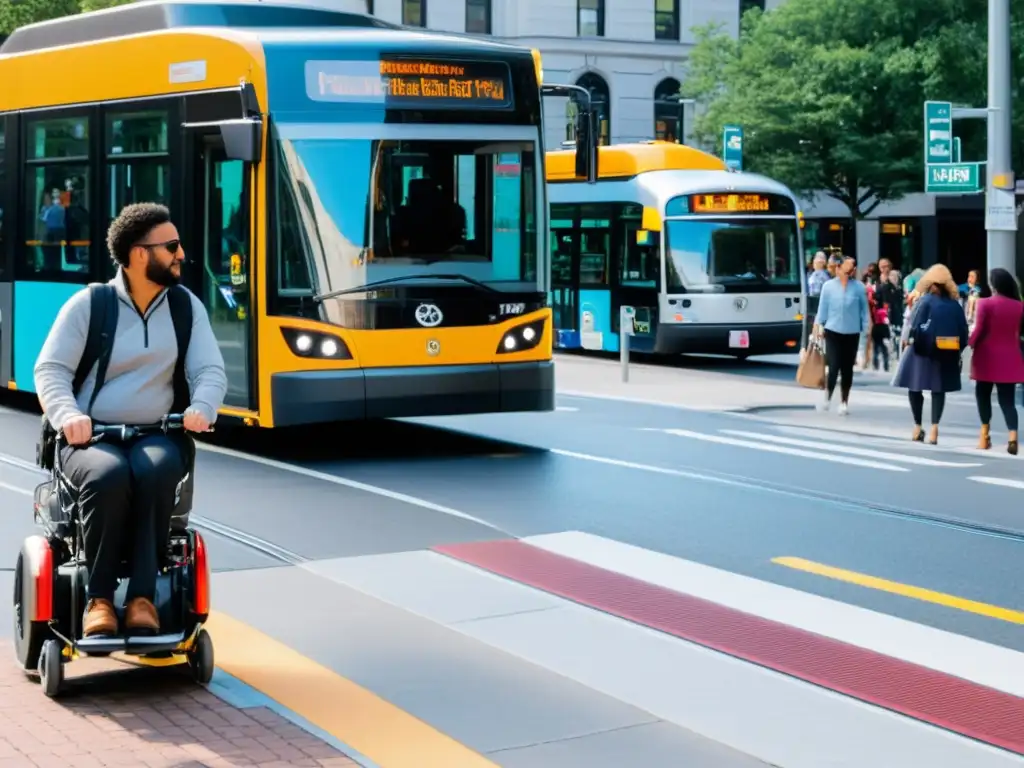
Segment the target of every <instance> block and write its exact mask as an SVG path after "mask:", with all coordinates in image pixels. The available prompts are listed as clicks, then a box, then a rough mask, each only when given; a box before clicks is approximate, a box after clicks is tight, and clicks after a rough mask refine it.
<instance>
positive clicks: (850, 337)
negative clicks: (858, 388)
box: [825, 331, 860, 403]
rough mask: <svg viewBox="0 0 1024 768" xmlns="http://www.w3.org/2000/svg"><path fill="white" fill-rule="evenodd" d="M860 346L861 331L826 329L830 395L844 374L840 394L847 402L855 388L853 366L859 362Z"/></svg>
mask: <svg viewBox="0 0 1024 768" xmlns="http://www.w3.org/2000/svg"><path fill="white" fill-rule="evenodd" d="M859 347H860V334H859V333H836V332H834V331H825V364H826V365H828V396H829V399H831V398H832V393H833V392H835V390H836V381H837V380H838V379H839V378H840V374H841V375H842V382H841V384H840V395H841V397H842V401H843V402H844V403H845V402H847V401H848V400H849V399H850V389H852V388H853V366H854V364H855V363H856V362H857V349H858V348H859Z"/></svg>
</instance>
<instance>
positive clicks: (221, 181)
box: [186, 128, 257, 412]
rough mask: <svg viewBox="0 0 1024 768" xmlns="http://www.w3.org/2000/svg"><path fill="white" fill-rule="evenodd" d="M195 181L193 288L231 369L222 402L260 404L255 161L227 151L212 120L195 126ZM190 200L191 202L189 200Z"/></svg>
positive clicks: (244, 407) (242, 406)
mask: <svg viewBox="0 0 1024 768" xmlns="http://www.w3.org/2000/svg"><path fill="white" fill-rule="evenodd" d="M187 139H188V140H187V142H186V143H187V145H188V146H190V152H191V156H192V160H193V162H192V166H191V169H190V170H191V174H192V183H191V184H189V185H188V187H187V189H188V190H189V192H190V194H188V196H187V197H186V203H187V204H186V209H187V210H188V211H189V212H190V220H189V223H188V229H187V231H188V232H189V235H190V236H189V238H188V242H189V243H191V244H192V248H191V252H190V254H189V256H190V258H189V261H190V262H191V270H190V271H191V272H193V273H194V274H193V280H194V282H195V285H194V287H193V290H194V291H195V292H196V295H197V296H199V297H200V298H201V299H202V301H203V304H205V305H206V309H207V312H209V315H210V324H211V326H212V327H213V333H214V335H215V336H216V337H217V343H218V344H219V345H220V350H221V354H222V355H223V357H224V365H225V368H226V371H227V378H228V391H227V396H226V397H225V400H224V405H225V406H226V407H228V408H231V409H237V410H241V411H250V412H255V411H256V409H257V401H256V392H257V384H256V382H257V378H256V374H257V367H256V359H257V358H256V346H255V322H254V320H253V317H252V312H251V308H252V306H253V297H254V296H255V285H254V281H253V279H252V276H253V274H254V270H253V269H252V263H251V255H252V189H253V186H254V184H253V168H254V166H253V165H252V164H251V163H248V162H245V161H243V160H236V159H232V158H230V157H228V154H227V152H226V151H225V147H224V141H223V139H222V137H221V135H220V133H219V132H218V131H217V130H216V128H214V129H213V130H211V131H205V130H204V131H195V132H193V131H190V132H189V133H188V136H187ZM188 203H190V204H188Z"/></svg>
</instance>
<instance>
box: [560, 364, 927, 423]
mask: <svg viewBox="0 0 1024 768" xmlns="http://www.w3.org/2000/svg"><path fill="white" fill-rule="evenodd" d="M793 373H794V379H795V375H796V369H795V368H794V370H793ZM866 375H871V374H866ZM555 382H556V384H555V386H556V391H557V392H558V393H559V394H562V395H580V396H589V397H602V398H607V399H610V400H623V401H626V402H646V403H651V404H655V405H667V406H670V407H676V408H685V409H688V410H698V411H733V412H750V411H752V410H756V409H766V408H794V409H807V410H809V409H812V408H814V407H815V406H816V405H817V404H818V403H820V402H821V400H822V393H821V391H820V390H814V389H806V388H804V387H801V386H799V385H798V384H797V383H796V381H795V380H794V381H792V382H791V383H779V382H776V381H771V380H765V379H758V378H756V377H753V376H737V375H734V374H728V373H718V372H709V371H699V370H693V369H679V368H670V367H667V366H660V365H650V364H644V363H631V364H630V366H629V381H628V382H623V381H622V372H621V367H620V365H619V363H617V362H615V361H611V360H603V359H599V358H585V357H578V356H576V355H555ZM857 400H858V402H859V403H861V404H862V405H865V406H869V405H870V406H873V407H883V408H889V407H893V408H896V407H899V408H906V407H907V399H906V396H905V395H904V394H903V393H902V392H895V391H894V392H892V393H889V392H884V393H883V392H869V391H864V392H859V393H858V396H857Z"/></svg>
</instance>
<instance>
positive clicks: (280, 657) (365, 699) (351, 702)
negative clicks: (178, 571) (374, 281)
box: [206, 613, 497, 768]
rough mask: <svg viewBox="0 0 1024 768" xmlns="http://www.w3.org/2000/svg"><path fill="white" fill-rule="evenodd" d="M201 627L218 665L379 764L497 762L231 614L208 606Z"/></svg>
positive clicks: (415, 766)
mask: <svg viewBox="0 0 1024 768" xmlns="http://www.w3.org/2000/svg"><path fill="white" fill-rule="evenodd" d="M206 628H207V630H208V631H209V632H210V635H211V637H212V639H213V645H214V656H215V658H216V664H217V666H218V667H220V668H221V669H223V670H224V671H225V672H227V673H229V674H231V675H234V676H235V677H237V678H238V679H239V680H241V681H242V682H244V683H246V684H247V685H249V686H251V687H252V688H255V689H256V690H258V691H260V692H261V693H263V694H264V695H266V696H268V697H270V698H271V699H273V700H275V701H276V702H278V703H279V704H281V705H282V706H284V707H286V708H288V709H290V710H291V711H292V712H294V713H295V714H297V715H299V716H300V717H303V718H305V719H306V720H308V721H309V722H310V723H312V724H313V725H315V726H317V727H318V728H320V729H322V730H324V731H326V732H327V733H329V734H330V735H331V736H333V737H335V738H337V739H339V740H340V741H342V742H344V743H345V744H348V745H350V746H351V747H353V748H354V749H356V750H358V751H359V752H361V753H362V754H363V755H366V757H368V758H369V759H370V760H372V761H373V762H375V763H376V764H377V765H379V766H381V768H497V766H496V764H495V763H492V762H491V761H489V760H487V759H486V758H484V757H483V756H481V755H479V754H478V753H476V752H473V751H472V750H470V749H469V748H467V747H465V746H463V745H462V744H460V743H459V742H457V741H455V740H454V739H452V738H451V737H450V736H446V735H445V734H443V733H441V732H440V731H437V730H435V729H434V728H431V727H430V726H429V725H427V724H426V723H424V722H423V721H422V720H419V719H417V718H415V717H413V716H412V715H410V714H409V713H407V712H405V711H403V710H401V709H399V708H398V707H396V706H394V705H392V704H389V703H388V702H386V701H384V700H383V699H382V698H380V697H379V696H377V695H375V694H373V693H371V692H370V691H368V690H366V689H365V688H362V687H360V686H358V685H356V684H355V683H353V682H352V681H351V680H347V679H345V678H344V677H341V676H340V675H339V674H337V673H336V672H334V671H333V670H330V669H328V668H327V667H324V666H322V665H320V664H318V663H316V662H315V661H313V660H312V659H309V658H307V657H305V656H303V655H302V654H300V653H299V652H298V651H295V650H293V649H292V648H289V647H288V646H286V645H284V644H283V643H279V642H278V641H277V640H274V639H273V638H271V637H268V636H267V635H265V634H263V633H262V632H260V631H259V630H257V629H254V628H253V627H250V626H248V625H247V624H244V623H242V622H240V621H238V620H237V619H233V618H231V617H230V616H227V615H225V614H223V613H213V614H211V615H210V618H209V620H208V622H207V625H206Z"/></svg>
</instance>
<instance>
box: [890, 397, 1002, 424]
mask: <svg viewBox="0 0 1024 768" xmlns="http://www.w3.org/2000/svg"><path fill="white" fill-rule="evenodd" d="M931 394H932V424H933V425H936V426H937V425H938V423H939V422H940V421H942V412H943V411H944V410H945V408H946V393H945V392H932V393H931ZM907 396H908V397H909V398H910V412H911V413H912V414H913V415H914V425H915V426H918V427H920V426H921V420H922V419H923V418H924V392H908V393H907ZM990 408H991V406H990Z"/></svg>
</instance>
